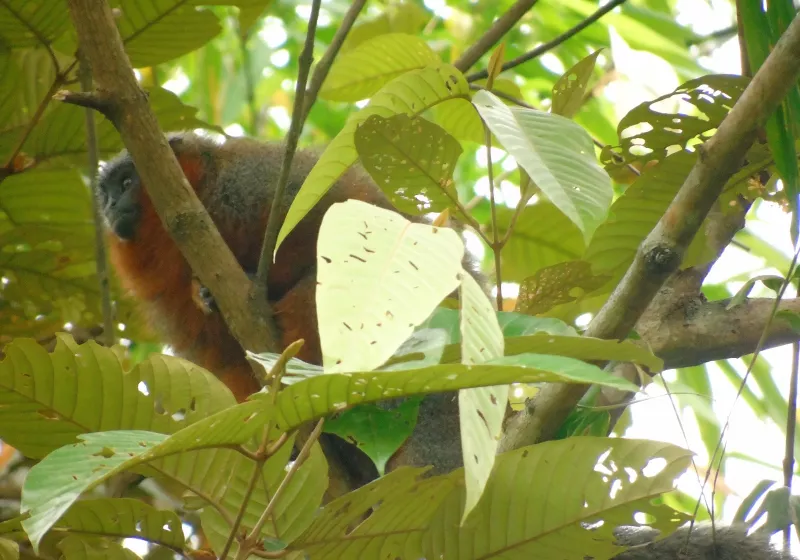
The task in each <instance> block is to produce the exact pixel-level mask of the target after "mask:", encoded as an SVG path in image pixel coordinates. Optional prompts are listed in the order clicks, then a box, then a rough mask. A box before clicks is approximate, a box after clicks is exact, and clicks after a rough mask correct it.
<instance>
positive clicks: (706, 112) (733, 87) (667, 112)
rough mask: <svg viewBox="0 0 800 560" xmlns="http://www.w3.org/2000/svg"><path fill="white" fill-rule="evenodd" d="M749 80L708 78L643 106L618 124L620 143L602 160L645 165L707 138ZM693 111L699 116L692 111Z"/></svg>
mask: <svg viewBox="0 0 800 560" xmlns="http://www.w3.org/2000/svg"><path fill="white" fill-rule="evenodd" d="M749 81H750V79H749V78H747V77H744V76H733V75H724V74H720V75H709V76H703V77H701V78H697V79H694V80H690V81H688V82H686V83H685V84H683V85H682V86H680V87H679V88H678V89H676V90H675V91H673V92H672V93H668V94H666V95H662V96H661V97H658V98H656V99H653V100H652V101H646V102H644V103H642V104H640V105H637V106H636V107H634V108H633V109H631V110H630V111H629V112H628V114H627V115H625V116H624V117H622V120H621V121H620V122H619V125H618V126H617V132H618V133H619V137H620V140H621V143H620V145H619V146H615V147H611V146H606V147H605V148H604V149H603V152H602V154H601V155H600V159H601V161H602V162H603V164H604V165H605V166H606V168H608V169H612V168H620V167H622V166H624V165H626V164H629V163H631V162H634V161H635V162H640V163H642V164H645V163H647V162H650V161H661V160H663V159H664V158H666V157H667V154H670V153H672V152H674V151H675V148H676V147H678V148H681V149H686V148H687V147H688V146H692V145H694V144H698V143H701V142H703V141H705V139H706V138H707V137H708V136H710V135H711V133H713V132H714V131H715V130H716V128H717V127H718V126H719V125H720V123H721V122H722V120H723V119H724V118H725V117H726V116H727V114H728V111H730V109H731V107H733V105H734V104H735V103H736V101H737V100H738V99H739V97H740V96H741V94H742V92H743V91H744V89H745V87H747V84H748V83H749ZM682 104H683V105H682ZM690 111H691V112H692V113H699V114H697V115H695V114H689V112H690ZM612 154H615V155H616V156H617V157H612Z"/></svg>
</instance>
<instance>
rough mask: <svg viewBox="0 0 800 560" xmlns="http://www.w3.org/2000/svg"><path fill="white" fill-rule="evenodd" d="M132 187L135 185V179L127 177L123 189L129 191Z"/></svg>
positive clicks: (123, 181)
mask: <svg viewBox="0 0 800 560" xmlns="http://www.w3.org/2000/svg"><path fill="white" fill-rule="evenodd" d="M132 185H133V179H131V178H130V177H125V178H124V179H123V180H122V188H123V189H125V190H128V189H129V188H131V186H132Z"/></svg>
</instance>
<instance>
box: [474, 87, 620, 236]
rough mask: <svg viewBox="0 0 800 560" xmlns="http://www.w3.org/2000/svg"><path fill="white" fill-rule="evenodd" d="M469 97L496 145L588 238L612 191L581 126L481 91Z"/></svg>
mask: <svg viewBox="0 0 800 560" xmlns="http://www.w3.org/2000/svg"><path fill="white" fill-rule="evenodd" d="M472 102H473V104H474V105H475V107H476V108H477V109H478V112H479V113H480V114H481V117H482V118H483V120H484V122H486V125H487V126H488V127H489V129H490V130H491V131H492V132H493V133H494V135H495V136H496V137H497V139H498V140H499V141H500V143H501V144H502V146H503V147H504V148H505V149H506V150H507V151H508V152H509V153H510V154H511V155H512V156H514V158H515V159H516V161H517V163H518V164H519V165H520V166H521V167H522V168H523V169H525V171H526V172H527V173H528V175H530V178H531V180H532V181H533V182H534V184H536V186H537V187H539V189H541V191H542V192H543V193H544V194H545V196H547V198H548V199H549V200H550V201H551V202H552V203H553V204H555V206H556V207H557V208H558V209H559V210H561V211H562V212H563V213H564V214H565V215H566V216H567V217H568V218H569V219H570V220H571V221H572V222H573V223H574V224H575V225H576V226H578V228H579V229H580V230H581V232H582V233H583V237H584V239H585V240H586V241H587V242H588V241H589V239H591V237H592V234H593V233H594V231H595V229H597V227H598V226H599V225H600V224H601V223H602V222H603V220H604V219H605V217H606V214H607V212H608V208H609V206H610V205H611V198H612V195H613V192H612V189H611V180H610V178H609V177H608V174H607V173H606V172H605V171H604V170H603V169H602V168H601V167H600V166H599V165H598V164H597V160H596V158H595V155H594V146H593V144H592V140H591V138H589V135H588V134H586V131H585V130H583V129H582V128H581V127H580V126H579V125H577V124H575V123H573V122H572V121H570V120H569V119H566V118H564V117H561V116H559V115H553V114H550V113H543V112H541V111H535V110H532V109H525V108H511V107H507V106H506V105H505V104H504V103H503V102H502V101H500V99H498V98H497V97H496V96H494V95H493V94H491V93H489V92H487V91H479V92H478V93H476V94H475V96H474V97H473V100H472Z"/></svg>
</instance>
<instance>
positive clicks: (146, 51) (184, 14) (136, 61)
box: [117, 0, 230, 68]
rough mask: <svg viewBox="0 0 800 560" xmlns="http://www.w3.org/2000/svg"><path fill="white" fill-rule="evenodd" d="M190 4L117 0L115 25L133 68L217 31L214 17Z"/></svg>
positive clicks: (182, 51) (165, 58)
mask: <svg viewBox="0 0 800 560" xmlns="http://www.w3.org/2000/svg"><path fill="white" fill-rule="evenodd" d="M217 3H218V2H214V1H213V0H212V1H209V2H204V4H217ZM219 3H220V4H223V5H224V4H229V3H230V2H219ZM192 4H193V3H188V2H185V0H119V9H120V13H121V16H120V17H119V18H118V19H117V27H118V28H119V33H120V35H121V36H122V40H123V42H124V43H125V52H127V54H128V57H129V58H130V61H131V65H133V67H134V68H143V67H145V66H155V65H156V64H160V63H162V62H166V61H168V60H172V59H173V58H177V57H179V56H181V55H183V54H186V53H189V52H191V51H193V50H195V49H198V48H200V47H202V46H203V45H205V44H206V43H208V42H209V41H210V40H211V39H213V38H214V37H216V36H217V35H218V34H219V32H220V31H221V30H222V27H221V26H220V23H219V20H218V19H217V16H215V15H214V13H213V12H212V11H211V10H198V9H196V8H195V6H194V5H192Z"/></svg>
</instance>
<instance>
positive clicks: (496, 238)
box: [483, 123, 503, 311]
mask: <svg viewBox="0 0 800 560" xmlns="http://www.w3.org/2000/svg"><path fill="white" fill-rule="evenodd" d="M483 133H484V139H485V140H484V141H485V142H486V169H487V172H488V176H489V208H490V209H491V211H492V245H491V247H492V253H494V274H495V278H496V279H497V310H498V311H502V310H503V276H502V272H501V270H500V249H501V247H500V235H499V233H498V231H497V205H496V204H495V200H494V170H493V169H492V132H491V131H490V130H489V127H488V126H487V125H486V123H484V125H483Z"/></svg>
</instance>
